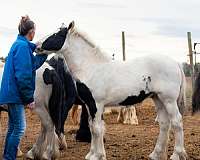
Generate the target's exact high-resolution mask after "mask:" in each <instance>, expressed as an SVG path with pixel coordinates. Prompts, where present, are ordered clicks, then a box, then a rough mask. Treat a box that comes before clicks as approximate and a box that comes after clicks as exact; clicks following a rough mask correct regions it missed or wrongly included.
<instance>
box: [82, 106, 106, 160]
mask: <svg viewBox="0 0 200 160" xmlns="http://www.w3.org/2000/svg"><path fill="white" fill-rule="evenodd" d="M103 107H104V106H103V105H101V104H98V103H97V112H96V115H95V118H94V119H93V120H90V122H89V125H90V130H91V135H92V141H91V148H90V152H89V153H88V154H87V155H86V158H85V159H88V160H105V159H106V153H105V148H104V141H103V136H104V130H105V128H104V121H103V120H102V114H103V110H104V109H103Z"/></svg>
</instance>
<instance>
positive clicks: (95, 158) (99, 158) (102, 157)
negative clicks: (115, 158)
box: [89, 154, 106, 160]
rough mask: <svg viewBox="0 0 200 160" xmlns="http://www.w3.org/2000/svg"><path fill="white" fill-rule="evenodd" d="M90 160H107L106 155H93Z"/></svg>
mask: <svg viewBox="0 0 200 160" xmlns="http://www.w3.org/2000/svg"><path fill="white" fill-rule="evenodd" d="M89 160H106V156H105V155H99V154H93V155H91V156H90V159H89Z"/></svg>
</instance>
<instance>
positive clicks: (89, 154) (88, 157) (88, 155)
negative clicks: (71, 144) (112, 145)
mask: <svg viewBox="0 0 200 160" xmlns="http://www.w3.org/2000/svg"><path fill="white" fill-rule="evenodd" d="M92 154H93V152H92V151H90V152H89V153H88V154H87V155H86V156H85V159H87V160H89V159H90V157H91V156H92Z"/></svg>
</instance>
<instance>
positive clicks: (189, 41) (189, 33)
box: [187, 32, 194, 89]
mask: <svg viewBox="0 0 200 160" xmlns="http://www.w3.org/2000/svg"><path fill="white" fill-rule="evenodd" d="M191 37H192V36H191V32H187V38H188V49H189V57H190V66H191V78H192V89H193V88H194V64H193V52H192V38H191Z"/></svg>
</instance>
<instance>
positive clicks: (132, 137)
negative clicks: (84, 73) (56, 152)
mask: <svg viewBox="0 0 200 160" xmlns="http://www.w3.org/2000/svg"><path fill="white" fill-rule="evenodd" d="M187 94H188V95H190V94H191V93H190V92H189V91H188V92H187ZM190 99H191V98H188V99H187V101H188V103H187V104H191V100H190ZM190 106H191V105H188V107H190ZM26 114H27V130H26V134H25V136H24V138H23V140H22V142H21V149H22V151H23V152H24V153H26V152H27V151H28V150H29V149H30V148H31V147H32V145H33V143H34V142H35V140H36V138H37V136H38V133H39V130H40V121H39V119H38V118H37V115H34V114H32V113H31V112H30V111H27V113H26ZM137 115H138V119H139V125H138V126H134V125H123V124H118V123H117V114H111V115H106V116H105V122H106V134H105V139H106V143H105V149H106V153H107V159H108V160H146V159H148V155H149V154H150V153H151V152H152V151H153V148H154V146H155V143H156V139H157V136H158V131H159V127H158V124H157V123H155V117H156V114H155V109H154V104H153V103H152V101H151V100H147V101H145V102H144V103H143V104H142V106H141V107H138V108H137ZM6 123H7V115H6V114H5V113H4V114H2V117H1V130H0V133H2V134H1V135H0V136H1V139H4V136H5V133H6ZM65 128H66V132H65V134H66V140H67V143H68V150H67V151H65V152H62V153H61V158H60V159H62V160H82V159H84V156H85V155H86V154H87V152H88V151H89V147H90V145H89V144H88V143H82V142H76V141H75V139H74V133H75V130H77V128H78V126H74V125H72V123H71V122H70V121H69V120H68V121H67V123H66V126H65ZM184 133H185V148H186V151H187V153H188V156H189V158H188V159H189V160H200V115H195V116H191V115H190V111H187V112H186V114H185V116H184ZM173 145H174V140H173V134H172V133H171V134H170V138H169V147H168V156H170V155H171V154H172V152H173ZM2 146H3V144H2V140H1V143H0V151H2Z"/></svg>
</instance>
